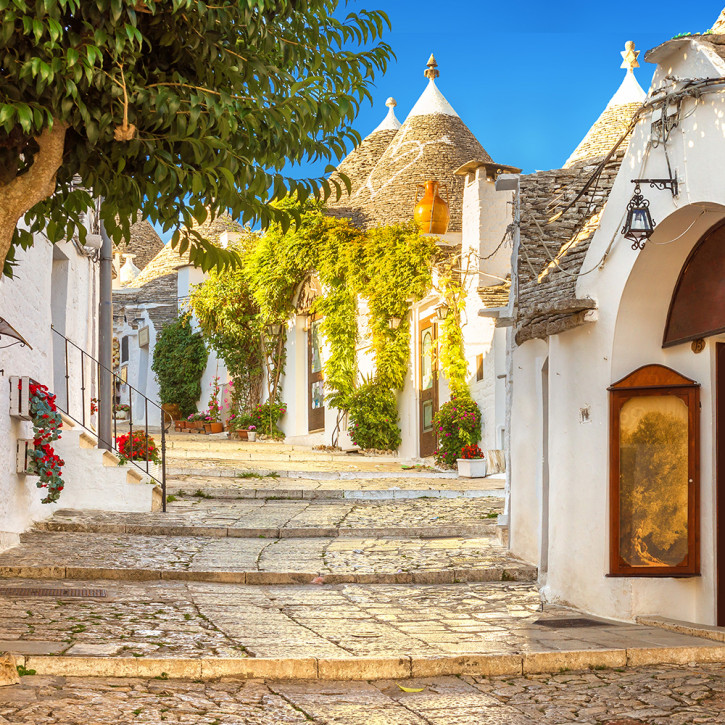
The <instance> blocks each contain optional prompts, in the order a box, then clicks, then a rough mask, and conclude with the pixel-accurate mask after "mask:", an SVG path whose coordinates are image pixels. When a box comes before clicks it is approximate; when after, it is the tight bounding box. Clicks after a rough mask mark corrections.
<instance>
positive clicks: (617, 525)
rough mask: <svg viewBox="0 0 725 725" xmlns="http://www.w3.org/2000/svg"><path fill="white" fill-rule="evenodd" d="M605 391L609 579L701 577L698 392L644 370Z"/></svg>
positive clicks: (657, 370)
mask: <svg viewBox="0 0 725 725" xmlns="http://www.w3.org/2000/svg"><path fill="white" fill-rule="evenodd" d="M609 391H610V472H609V475H610V492H609V494H610V542H609V547H610V548H609V550H610V575H611V576H686V575H694V574H699V570H700V551H699V535H698V532H699V528H700V522H699V479H698V473H699V450H700V440H699V438H700V436H699V420H700V386H699V385H698V384H697V383H695V382H694V381H693V380H690V379H689V378H686V377H684V376H683V375H680V374H679V373H677V372H675V371H674V370H671V369H670V368H666V367H664V366H663V365H647V366H646V367H642V368H639V369H638V370H635V371H634V372H633V373H630V374H629V375H628V376H627V377H625V378H623V379H622V380H620V381H619V382H618V383H615V384H614V385H613V386H612V387H611V388H609Z"/></svg>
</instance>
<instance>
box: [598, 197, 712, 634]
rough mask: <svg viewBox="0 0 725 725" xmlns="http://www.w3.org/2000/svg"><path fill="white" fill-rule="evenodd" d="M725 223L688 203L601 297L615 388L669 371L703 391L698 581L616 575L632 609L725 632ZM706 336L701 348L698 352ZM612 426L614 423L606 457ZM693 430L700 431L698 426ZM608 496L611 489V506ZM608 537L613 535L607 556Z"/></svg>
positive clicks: (696, 531)
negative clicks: (611, 324) (611, 314)
mask: <svg viewBox="0 0 725 725" xmlns="http://www.w3.org/2000/svg"><path fill="white" fill-rule="evenodd" d="M724 219H725V209H723V207H722V206H719V205H715V204H691V205H688V206H685V207H682V208H680V209H679V210H677V211H676V212H674V213H673V214H671V215H669V216H668V217H666V218H664V219H663V220H662V221H661V222H660V223H659V224H658V226H657V230H656V233H655V234H654V235H653V236H652V238H651V239H650V241H649V242H648V244H647V247H646V248H645V249H644V251H642V252H640V253H638V254H637V253H633V254H632V255H630V256H629V257H628V258H622V261H624V262H625V263H626V264H628V265H630V266H628V267H626V266H620V267H619V269H618V273H619V275H625V276H626V277H625V278H626V282H625V283H624V285H623V286H622V287H619V285H618V284H617V283H616V282H615V284H614V286H613V287H612V288H611V289H612V294H613V295H615V299H611V300H610V301H608V300H606V294H607V292H608V290H604V293H603V297H602V298H601V299H600V300H599V304H600V309H601V310H602V313H604V315H606V311H607V308H608V305H612V303H614V306H613V307H611V306H610V307H609V309H614V310H616V322H615V331H614V336H613V339H612V349H611V358H610V359H611V366H610V375H611V377H610V385H612V386H614V385H615V383H617V381H622V380H624V379H626V378H627V376H630V375H631V374H632V373H633V371H636V370H638V369H640V368H642V369H646V368H651V367H652V366H665V367H666V368H669V369H671V370H673V371H676V372H677V373H678V374H680V375H681V376H683V377H684V378H687V379H689V380H690V381H693V384H699V386H700V390H701V406H700V404H698V405H697V406H695V408H694V410H693V412H694V414H695V415H696V416H697V417H698V418H699V421H698V424H699V436H700V438H699V444H698V445H697V448H698V450H699V471H700V476H699V479H700V492H699V496H698V501H697V502H696V503H697V508H698V509H699V521H697V522H695V523H694V524H693V530H692V532H691V534H692V536H694V537H699V549H700V553H701V558H702V566H701V569H700V572H701V574H700V575H698V574H697V572H696V568H693V573H689V574H688V573H685V572H684V571H683V573H681V574H679V573H677V574H674V576H675V577H678V578H676V579H673V578H671V577H672V576H673V575H672V574H671V573H667V572H664V571H663V573H662V574H660V576H662V577H666V579H664V580H660V583H659V584H658V583H657V580H656V579H655V578H654V577H656V576H657V574H656V572H655V571H654V569H655V567H652V569H653V570H652V571H651V572H643V573H639V574H638V575H637V576H638V578H632V577H633V576H635V575H633V574H632V573H631V572H625V571H623V570H622V571H619V572H617V575H618V576H624V577H628V578H629V584H628V585H627V586H628V587H630V588H631V592H632V600H633V605H632V606H633V608H634V609H635V610H639V611H646V610H649V611H651V612H657V613H659V614H662V615H664V616H674V617H675V618H679V619H685V620H688V621H697V622H702V623H708V624H710V623H711V624H715V623H717V624H720V625H725V352H723V351H722V346H723V345H725V287H723V282H722V280H721V279H720V277H721V276H722V270H723V269H725V225H724V224H723V220H724ZM718 273H720V274H718ZM620 279H621V276H620ZM618 290H621V291H618ZM702 337H704V338H705V340H706V342H705V344H704V346H703V345H702V344H701V343H699V344H697V345H695V346H693V344H692V343H693V341H694V340H699V338H702ZM602 355H603V358H604V360H606V359H607V357H609V353H608V352H607V351H606V350H603V351H602ZM645 387H646V386H645ZM654 392H655V391H654V390H649V392H647V391H645V393H646V394H647V395H650V394H652V395H654ZM645 393H642V395H644V394H645ZM637 394H638V395H640V393H637ZM613 426H614V423H613V422H612V421H610V425H609V436H608V438H609V445H610V455H611V453H612V451H611V448H612V446H613V443H612V440H613V436H612V429H613ZM689 428H690V431H693V430H695V422H694V418H693V421H692V422H691V424H690V426H689ZM628 445H629V444H628ZM625 447H626V446H625ZM630 449H631V446H630V447H629V448H628V449H627V451H626V452H627V455H630V454H631V451H630ZM637 460H638V461H639V460H640V459H637ZM642 460H644V458H643V459H642ZM612 467H613V464H612V463H610V475H611V476H612V480H614V478H613V477H614V476H615V475H619V474H621V473H622V472H621V471H619V470H615V471H614V472H613V471H612V470H611V469H612ZM614 468H615V469H618V466H614ZM689 478H693V479H694V477H693V476H690V477H688V481H689ZM653 485H654V482H653ZM611 488H612V486H611V484H610V493H609V500H610V503H611V500H612V493H611ZM646 491H649V488H647V489H646ZM615 523H616V522H615ZM611 525H612V517H611V516H610V526H611ZM672 530H673V531H674V527H672ZM612 536H613V531H612V530H610V537H609V538H610V551H611V543H612V542H611V538H612ZM625 558H626V557H625ZM678 563H680V562H678ZM620 569H622V567H620ZM688 577H689V578H688ZM665 582H668V583H665ZM665 592H666V594H665ZM635 599H636V605H634V600H635Z"/></svg>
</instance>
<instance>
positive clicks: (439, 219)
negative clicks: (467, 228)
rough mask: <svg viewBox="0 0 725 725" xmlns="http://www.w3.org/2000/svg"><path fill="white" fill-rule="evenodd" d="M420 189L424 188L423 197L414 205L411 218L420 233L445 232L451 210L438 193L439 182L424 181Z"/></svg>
mask: <svg viewBox="0 0 725 725" xmlns="http://www.w3.org/2000/svg"><path fill="white" fill-rule="evenodd" d="M419 188H420V189H425V192H424V194H423V198H422V199H420V201H419V202H418V203H417V204H416V205H415V210H414V211H413V219H414V220H415V223H416V225H417V226H418V229H420V231H421V233H422V234H445V233H446V232H447V231H448V222H450V220H451V211H450V209H449V208H448V202H447V201H445V200H444V199H443V197H441V195H440V194H439V193H438V191H439V189H440V188H441V184H440V182H438V181H433V180H431V181H426V182H425V184H421V186H420V187H419Z"/></svg>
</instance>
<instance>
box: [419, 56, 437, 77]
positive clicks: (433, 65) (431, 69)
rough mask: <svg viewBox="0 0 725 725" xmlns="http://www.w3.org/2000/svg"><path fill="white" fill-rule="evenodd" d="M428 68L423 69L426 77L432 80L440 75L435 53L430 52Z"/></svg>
mask: <svg viewBox="0 0 725 725" xmlns="http://www.w3.org/2000/svg"><path fill="white" fill-rule="evenodd" d="M427 66H428V69H427V70H425V71H423V75H424V76H425V77H426V78H430V80H435V79H436V78H438V76H440V71H439V70H438V63H437V62H436V59H435V56H434V55H433V53H431V54H430V58H428V63H427Z"/></svg>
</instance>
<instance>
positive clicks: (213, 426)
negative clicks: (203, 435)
mask: <svg viewBox="0 0 725 725" xmlns="http://www.w3.org/2000/svg"><path fill="white" fill-rule="evenodd" d="M209 426H210V430H209V433H221V432H222V431H223V430H224V423H218V422H213V423H209ZM204 427H205V428H206V426H204Z"/></svg>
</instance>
